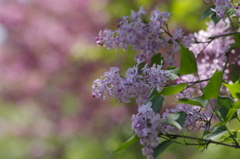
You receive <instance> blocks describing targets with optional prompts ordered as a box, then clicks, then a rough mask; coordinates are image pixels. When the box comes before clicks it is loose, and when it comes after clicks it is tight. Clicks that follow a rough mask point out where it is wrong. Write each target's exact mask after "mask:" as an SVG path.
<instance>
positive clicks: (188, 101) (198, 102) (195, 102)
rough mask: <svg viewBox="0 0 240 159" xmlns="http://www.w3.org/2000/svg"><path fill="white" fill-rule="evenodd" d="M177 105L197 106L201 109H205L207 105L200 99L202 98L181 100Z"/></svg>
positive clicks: (206, 102)
mask: <svg viewBox="0 0 240 159" xmlns="http://www.w3.org/2000/svg"><path fill="white" fill-rule="evenodd" d="M177 103H184V104H190V105H198V106H201V107H206V105H207V104H208V101H207V100H204V99H202V97H201V96H200V97H195V98H192V99H188V98H182V99H180V100H179V101H177Z"/></svg>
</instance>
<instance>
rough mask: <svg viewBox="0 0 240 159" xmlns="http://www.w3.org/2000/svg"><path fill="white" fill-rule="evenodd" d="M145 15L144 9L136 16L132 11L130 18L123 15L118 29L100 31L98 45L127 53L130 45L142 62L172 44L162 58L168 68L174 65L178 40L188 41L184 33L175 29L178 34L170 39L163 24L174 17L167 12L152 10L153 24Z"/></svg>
mask: <svg viewBox="0 0 240 159" xmlns="http://www.w3.org/2000/svg"><path fill="white" fill-rule="evenodd" d="M145 14H146V12H145V11H144V10H143V7H141V8H140V10H139V11H138V12H137V13H135V12H134V11H131V15H130V16H124V17H122V19H119V20H118V22H119V25H118V29H117V30H115V31H112V30H110V29H105V30H103V31H100V33H99V37H96V43H97V44H98V45H103V46H105V47H106V48H108V49H113V48H116V49H119V48H123V49H124V50H127V49H128V46H129V45H130V46H132V49H133V50H136V51H139V52H142V53H141V54H140V55H138V56H136V58H135V60H136V61H141V62H143V61H146V60H147V59H149V58H151V57H152V56H153V55H155V54H157V53H159V50H160V49H162V48H165V47H166V46H168V43H169V42H170V43H172V44H173V45H172V50H171V51H165V52H164V54H163V55H164V57H165V63H166V64H167V65H169V66H170V65H173V63H174V60H173V57H174V54H175V53H177V52H178V51H179V49H180V47H179V41H178V39H179V38H180V39H179V40H181V39H184V38H185V37H183V32H182V30H176V33H174V34H173V36H171V35H169V33H168V32H167V31H166V30H164V29H163V26H164V24H165V23H166V21H167V20H169V19H170V15H171V14H170V13H169V12H167V11H165V12H160V11H159V10H158V9H155V10H153V11H152V13H151V17H150V22H147V21H146V20H145V19H144V15H145ZM186 42H187V41H185V43H186ZM186 45H187V44H186Z"/></svg>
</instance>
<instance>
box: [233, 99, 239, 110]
mask: <svg viewBox="0 0 240 159" xmlns="http://www.w3.org/2000/svg"><path fill="white" fill-rule="evenodd" d="M233 107H234V108H237V109H240V100H238V101H236V102H235V103H234V104H233Z"/></svg>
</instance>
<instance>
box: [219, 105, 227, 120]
mask: <svg viewBox="0 0 240 159" xmlns="http://www.w3.org/2000/svg"><path fill="white" fill-rule="evenodd" d="M228 111H229V110H228V109H227V108H220V109H218V115H219V117H220V118H221V119H222V121H226V120H227V113H228ZM225 123H226V122H225Z"/></svg>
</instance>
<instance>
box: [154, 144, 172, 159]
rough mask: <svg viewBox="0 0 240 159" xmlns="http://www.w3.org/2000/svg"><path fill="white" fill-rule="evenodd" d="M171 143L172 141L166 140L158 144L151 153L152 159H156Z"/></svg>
mask: <svg viewBox="0 0 240 159" xmlns="http://www.w3.org/2000/svg"><path fill="white" fill-rule="evenodd" d="M172 143H173V141H169V140H166V141H163V142H162V143H160V144H159V145H158V146H157V147H156V149H155V150H154V152H153V158H154V159H157V157H158V156H159V155H160V154H161V153H162V152H163V151H164V150H165V149H166V148H167V147H168V146H170V145H171V144H172Z"/></svg>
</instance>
